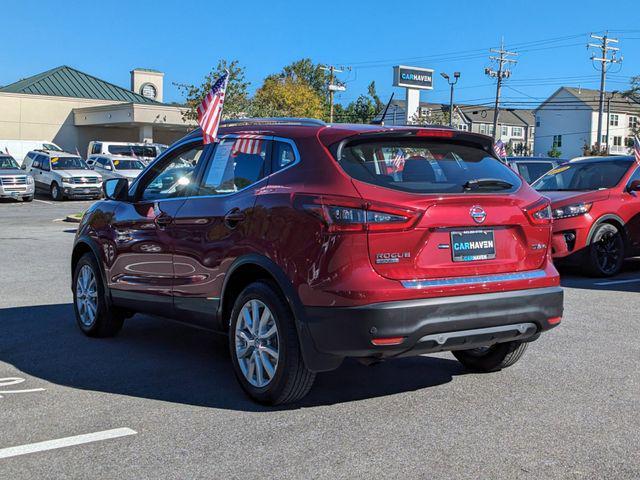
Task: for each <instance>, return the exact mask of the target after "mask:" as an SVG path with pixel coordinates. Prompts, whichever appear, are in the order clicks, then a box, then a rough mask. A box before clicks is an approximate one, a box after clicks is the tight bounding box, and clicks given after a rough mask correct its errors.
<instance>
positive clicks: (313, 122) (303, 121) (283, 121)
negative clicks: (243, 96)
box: [220, 117, 327, 127]
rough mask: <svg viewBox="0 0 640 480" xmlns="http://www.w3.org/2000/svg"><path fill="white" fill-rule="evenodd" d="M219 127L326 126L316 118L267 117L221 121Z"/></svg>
mask: <svg viewBox="0 0 640 480" xmlns="http://www.w3.org/2000/svg"><path fill="white" fill-rule="evenodd" d="M220 124H221V125H224V126H231V125H303V126H307V127H324V126H326V125H327V124H326V123H325V122H323V121H322V120H318V119H317V118H296V117H267V118H232V119H229V120H222V122H220Z"/></svg>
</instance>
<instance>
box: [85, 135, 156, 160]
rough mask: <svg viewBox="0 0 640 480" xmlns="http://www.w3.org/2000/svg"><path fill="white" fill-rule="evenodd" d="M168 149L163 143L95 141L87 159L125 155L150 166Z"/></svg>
mask: <svg viewBox="0 0 640 480" xmlns="http://www.w3.org/2000/svg"><path fill="white" fill-rule="evenodd" d="M166 149H167V145H163V144H161V143H133V142H103V141H99V140H94V141H92V142H89V147H88V149H87V158H89V157H90V156H91V155H125V156H127V157H135V158H137V159H138V160H141V161H142V162H143V163H144V164H145V165H148V164H149V163H150V162H151V161H152V160H154V159H155V158H156V157H157V156H158V155H160V154H161V153H162V152H164V151H165V150H166Z"/></svg>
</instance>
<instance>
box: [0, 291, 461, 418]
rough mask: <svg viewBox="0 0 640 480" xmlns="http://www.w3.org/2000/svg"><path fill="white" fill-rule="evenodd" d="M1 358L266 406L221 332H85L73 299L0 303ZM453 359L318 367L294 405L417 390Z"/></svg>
mask: <svg viewBox="0 0 640 480" xmlns="http://www.w3.org/2000/svg"><path fill="white" fill-rule="evenodd" d="M0 361H3V362H6V363H8V364H11V365H13V366H15V367H16V368H17V369H19V370H20V371H22V372H24V373H26V374H28V375H31V376H33V377H37V378H41V379H43V380H46V381H48V382H52V383H55V384H59V385H63V386H67V387H71V388H78V389H83V390H94V391H100V392H108V393H115V394H119V395H129V396H133V397H142V398H150V399H155V400H162V401H168V402H176V403H184V404H190V405H198V406H205V407H215V408H224V409H231V410H243V411H271V410H273V409H272V408H265V407H262V406H260V405H257V404H255V403H253V402H252V401H250V400H249V399H248V398H247V397H246V396H245V395H244V393H243V392H242V390H241V389H240V387H239V385H238V384H237V382H236V379H235V378H234V375H233V370H232V368H231V363H230V359H229V355H228V353H227V349H226V338H225V337H222V336H219V335H215V334H213V333H209V332H204V331H202V330H197V329H194V328H190V327H187V326H184V325H181V324H178V323H175V322H170V321H165V320H162V319H156V318H152V317H148V316H140V315H137V316H135V317H134V318H132V319H130V320H128V321H127V323H125V326H124V328H123V330H122V332H121V333H120V335H119V336H117V337H115V338H110V339H92V338H87V337H85V336H84V335H83V334H82V333H81V332H80V331H79V329H78V328H77V326H76V325H75V320H74V315H73V308H72V305H71V304H58V305H42V306H32V307H18V308H5V309H0ZM464 372H465V371H464V369H463V367H462V366H461V365H460V364H459V363H458V362H457V361H454V360H448V359H442V358H429V357H414V358H404V359H398V360H393V361H389V362H386V363H382V364H379V365H376V366H374V367H366V366H363V365H360V364H359V363H357V362H354V361H347V362H345V363H344V364H343V365H342V367H340V368H339V369H338V370H336V371H334V372H327V373H322V374H319V375H318V377H317V379H316V384H315V386H314V388H313V389H312V391H311V393H310V394H309V395H308V396H307V397H306V398H305V399H303V400H302V401H301V402H299V403H297V404H294V405H291V406H287V407H282V408H283V409H287V408H299V407H313V406H318V405H328V404H334V403H340V402H349V401H354V400H360V399H365V398H371V397H378V396H384V395H392V394H396V393H401V392H406V391H413V390H418V389H422V388H426V387H431V386H436V385H440V384H444V383H447V382H449V381H451V379H452V377H453V376H454V375H460V374H463V373H464Z"/></svg>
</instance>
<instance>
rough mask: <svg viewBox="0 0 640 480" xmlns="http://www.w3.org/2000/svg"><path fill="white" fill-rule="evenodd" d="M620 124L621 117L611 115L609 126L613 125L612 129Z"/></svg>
mask: <svg viewBox="0 0 640 480" xmlns="http://www.w3.org/2000/svg"><path fill="white" fill-rule="evenodd" d="M619 122H620V117H619V115H617V114H615V113H612V114H611V115H609V125H611V126H612V127H617V126H618V124H619Z"/></svg>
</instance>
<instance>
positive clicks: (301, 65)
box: [280, 58, 329, 100]
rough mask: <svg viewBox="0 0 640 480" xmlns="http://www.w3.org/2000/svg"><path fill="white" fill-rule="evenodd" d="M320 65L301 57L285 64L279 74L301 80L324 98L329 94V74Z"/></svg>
mask: <svg viewBox="0 0 640 480" xmlns="http://www.w3.org/2000/svg"><path fill="white" fill-rule="evenodd" d="M321 67H322V66H321V65H319V64H316V63H313V62H312V61H311V59H310V58H302V59H300V60H297V61H295V62H293V63H291V64H290V65H287V66H285V67H284V68H283V69H282V73H281V74H280V75H281V76H282V77H285V78H291V79H293V80H302V81H303V82H305V83H306V84H307V85H309V86H310V87H311V89H312V90H313V91H314V92H316V93H317V94H318V96H320V97H321V98H322V99H323V100H324V99H326V97H327V95H328V94H329V74H328V73H327V72H326V71H324V70H322V69H321Z"/></svg>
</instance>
